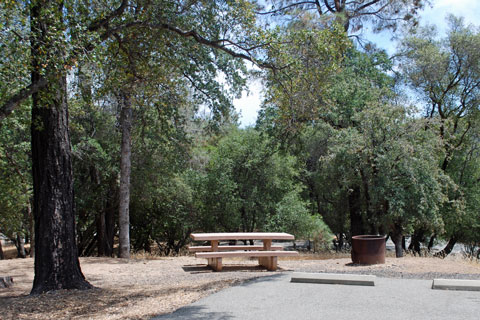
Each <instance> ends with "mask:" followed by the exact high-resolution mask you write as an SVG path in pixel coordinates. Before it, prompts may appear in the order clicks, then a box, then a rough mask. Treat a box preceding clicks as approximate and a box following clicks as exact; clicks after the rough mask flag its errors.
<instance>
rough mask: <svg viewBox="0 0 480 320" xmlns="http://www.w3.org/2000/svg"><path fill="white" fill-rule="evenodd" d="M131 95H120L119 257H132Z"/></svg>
mask: <svg viewBox="0 0 480 320" xmlns="http://www.w3.org/2000/svg"><path fill="white" fill-rule="evenodd" d="M130 99H131V97H130V95H128V94H125V92H123V93H122V94H121V95H120V102H121V104H122V109H121V113H120V127H121V130H122V145H121V159H120V203H119V212H118V221H119V250H118V256H119V258H125V259H129V258H130V213H129V206H130V172H131V156H132V139H131V130H132V108H131V100H130Z"/></svg>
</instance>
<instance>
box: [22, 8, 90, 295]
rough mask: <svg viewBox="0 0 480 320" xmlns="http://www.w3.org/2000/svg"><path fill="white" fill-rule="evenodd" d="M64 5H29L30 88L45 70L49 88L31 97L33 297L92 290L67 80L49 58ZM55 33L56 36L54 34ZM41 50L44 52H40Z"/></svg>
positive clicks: (56, 53)
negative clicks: (80, 246)
mask: <svg viewBox="0 0 480 320" xmlns="http://www.w3.org/2000/svg"><path fill="white" fill-rule="evenodd" d="M62 13H63V3H62V2H61V1H49V0H39V1H32V4H31V21H30V26H31V37H30V38H31V44H32V54H31V56H32V70H33V71H32V83H35V82H36V81H38V79H39V77H40V73H39V71H40V70H42V68H45V65H46V66H47V70H46V73H47V74H46V78H47V79H49V84H48V85H47V86H46V87H45V88H43V89H41V90H40V91H39V92H38V93H36V94H34V95H33V96H32V127H31V134H32V176H33V216H34V223H35V232H34V233H35V253H36V254H35V278H34V280H33V288H32V291H31V294H39V293H43V292H47V291H51V290H58V289H89V288H91V287H92V286H91V285H90V284H89V283H88V282H87V281H86V280H85V277H84V276H83V274H82V272H81V270H80V263H79V260H78V253H77V244H76V241H75V216H74V202H73V201H74V196H73V172H72V160H71V147H70V134H69V129H68V107H67V90H66V87H67V83H66V76H65V75H64V74H63V75H58V74H57V73H58V71H57V70H55V69H54V67H53V66H49V65H48V63H53V62H49V59H53V58H54V57H58V56H61V55H62V52H59V50H58V48H55V45H53V44H52V42H55V43H56V42H57V41H58V39H53V40H52V39H50V35H49V32H50V31H51V30H50V29H51V28H52V27H55V26H59V25H61V24H62V23H63V21H62V19H61V16H62ZM54 34H55V33H54ZM40 47H41V49H40Z"/></svg>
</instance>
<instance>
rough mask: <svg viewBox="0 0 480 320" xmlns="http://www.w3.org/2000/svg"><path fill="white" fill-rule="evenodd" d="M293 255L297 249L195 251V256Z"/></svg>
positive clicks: (295, 254)
mask: <svg viewBox="0 0 480 320" xmlns="http://www.w3.org/2000/svg"><path fill="white" fill-rule="evenodd" d="M273 256H275V257H293V256H298V252H297V251H223V252H197V253H195V257H196V258H207V259H208V258H232V257H273Z"/></svg>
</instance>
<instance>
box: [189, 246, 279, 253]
mask: <svg viewBox="0 0 480 320" xmlns="http://www.w3.org/2000/svg"><path fill="white" fill-rule="evenodd" d="M232 250H263V246H262V245H253V246H252V245H239V246H237V245H235V246H218V247H217V251H232ZM270 250H274V251H279V250H283V247H282V246H271V247H270ZM188 251H190V252H210V251H212V246H190V247H188Z"/></svg>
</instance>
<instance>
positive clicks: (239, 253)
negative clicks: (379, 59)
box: [188, 232, 298, 271]
mask: <svg viewBox="0 0 480 320" xmlns="http://www.w3.org/2000/svg"><path fill="white" fill-rule="evenodd" d="M191 238H192V239H193V240H194V241H210V246H190V247H189V248H188V249H189V251H191V252H196V253H195V257H197V258H205V259H207V261H208V265H209V266H210V267H211V268H212V269H213V270H215V271H221V270H222V258H231V257H254V258H258V262H259V264H260V265H261V266H264V267H266V268H267V269H268V270H270V271H275V270H277V258H278V257H288V256H296V255H298V252H297V251H283V247H282V246H278V245H272V241H273V240H294V239H295V238H294V237H293V235H291V234H288V233H268V232H234V233H192V234H191ZM227 240H262V242H263V245H250V246H249V245H233V246H229V245H221V246H219V241H227Z"/></svg>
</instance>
